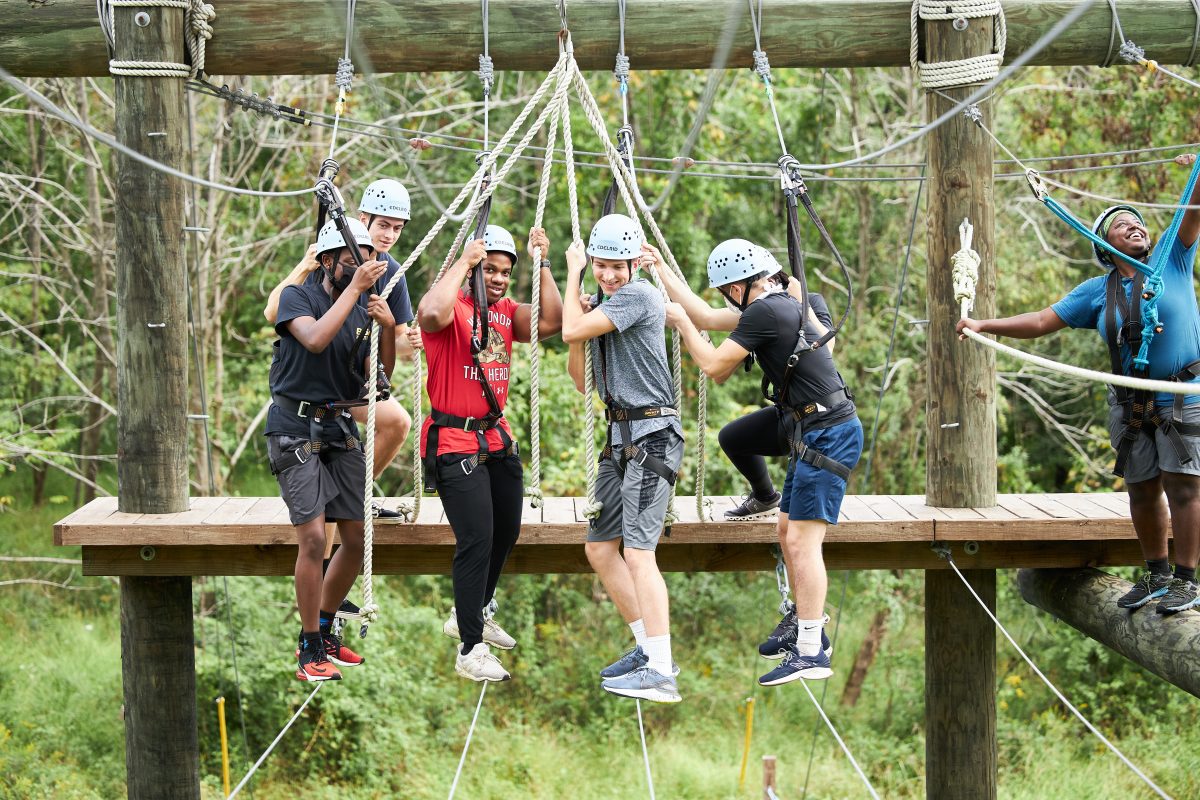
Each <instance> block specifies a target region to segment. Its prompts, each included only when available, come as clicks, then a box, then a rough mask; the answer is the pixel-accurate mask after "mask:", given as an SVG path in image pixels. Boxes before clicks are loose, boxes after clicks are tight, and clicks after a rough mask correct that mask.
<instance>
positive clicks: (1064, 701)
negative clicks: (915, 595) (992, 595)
mask: <svg viewBox="0 0 1200 800" xmlns="http://www.w3.org/2000/svg"><path fill="white" fill-rule="evenodd" d="M945 559H946V562H947V563H948V564H950V569H952V570H954V574H955V575H957V576H958V579H959V580H961V581H962V582H963V586H966V587H967V591H968V592H970V593H971V596H972V597H974V598H975V601H976V602H977V603H979V607H980V608H982V609H983V611H984V613H985V614H987V615H988V617H989V618H990V619H991V620H992V622H993V623H994V624H995V626H996V627H997V628H998V629H999V630H1000V632H1001V633H1002V634H1004V638H1005V639H1007V640H1008V643H1009V644H1011V645H1012V646H1013V649H1014V650H1016V651H1017V654H1018V655H1019V656H1021V658H1023V659H1024V660H1025V663H1026V664H1028V665H1029V668H1030V669H1031V670H1033V672H1034V674H1035V675H1037V676H1038V677H1039V678H1041V679H1042V683H1044V684H1046V686H1048V687H1049V688H1050V691H1052V692H1054V695H1055V697H1057V698H1058V699H1059V702H1061V703H1062V704H1063V705H1064V706H1066V707H1067V709H1068V710H1069V711H1070V712H1071V713H1072V714H1074V715H1075V717H1076V718H1077V719H1078V720H1079V721H1080V722H1082V723H1083V725H1084V727H1085V728H1087V729H1088V730H1089V731H1091V732H1092V733H1094V734H1095V735H1096V738H1097V739H1099V740H1100V741H1101V742H1103V743H1104V746H1105V747H1107V748H1108V749H1109V750H1111V751H1112V752H1113V753H1114V754H1115V755H1116V756H1117V758H1119V759H1121V761H1122V762H1124V764H1125V766H1127V767H1129V769H1130V770H1132V771H1133V774H1134V775H1137V776H1138V777H1139V778H1141V779H1142V781H1143V782H1144V783H1145V784H1146V785H1147V786H1148V787H1150V789H1151V790H1152V791H1153V792H1154V793H1155V794H1157V795H1158V796H1159V797H1161V798H1163V800H1171V796H1170V795H1169V794H1167V793H1166V792H1164V791H1163V790H1162V789H1160V788H1159V787H1158V784H1156V783H1155V782H1154V781H1152V780H1150V778H1149V777H1147V776H1146V774H1145V773H1144V772H1142V771H1141V770H1140V769H1138V768H1137V766H1136V765H1135V764H1134V763H1133V762H1132V761H1130V760H1129V758H1128V757H1127V756H1126V755H1125V754H1124V753H1122V752H1121V751H1120V750H1118V749H1117V746H1116V745H1115V744H1113V743H1112V742H1110V741H1109V740H1108V737H1106V736H1105V735H1104V734H1103V733H1101V732H1100V729H1099V728H1097V727H1096V726H1095V725H1093V724H1092V723H1091V722H1089V721H1088V720H1087V717H1085V716H1083V714H1081V713H1080V712H1079V709H1077V708H1076V707H1075V706H1074V705H1073V704H1072V703H1071V701H1070V700H1068V699H1067V698H1066V695H1064V694H1063V693H1062V692H1060V691H1059V690H1058V687H1057V686H1055V685H1054V684H1053V683H1051V682H1050V679H1049V678H1047V677H1046V676H1045V674H1043V672H1042V671H1041V670H1040V669H1038V666H1037V664H1035V663H1033V659H1031V658H1030V657H1029V656H1028V655H1026V654H1025V651H1024V650H1022V649H1021V646H1020V645H1019V644H1017V640H1016V639H1014V638H1013V637H1012V635H1011V634H1010V633H1009V632H1008V630H1007V629H1006V628H1005V627H1004V626H1003V625H1001V624H1000V620H998V619H996V615H995V614H993V613H992V610H991V609H990V608H988V605H987V603H985V602H983V598H981V597H980V596H979V593H978V592H976V591H975V587H974V586H972V585H971V582H970V581H968V580H967V578H966V576H965V575H963V574H962V572H960V571H959V569H958V564H955V563H954V558H953V557H952V556H951V555H950V553H949V551H946V552H945Z"/></svg>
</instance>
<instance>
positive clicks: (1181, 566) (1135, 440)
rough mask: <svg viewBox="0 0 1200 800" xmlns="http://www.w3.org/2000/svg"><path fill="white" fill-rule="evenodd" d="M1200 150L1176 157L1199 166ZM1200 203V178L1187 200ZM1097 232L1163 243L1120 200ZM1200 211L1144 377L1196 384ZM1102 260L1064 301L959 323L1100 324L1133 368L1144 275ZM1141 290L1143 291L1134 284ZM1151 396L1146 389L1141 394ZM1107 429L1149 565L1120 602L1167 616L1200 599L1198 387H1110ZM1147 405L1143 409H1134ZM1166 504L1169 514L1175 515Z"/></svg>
mask: <svg viewBox="0 0 1200 800" xmlns="http://www.w3.org/2000/svg"><path fill="white" fill-rule="evenodd" d="M1195 160H1196V156H1195V155H1194V154H1192V153H1187V154H1184V155H1181V156H1178V157H1177V158H1176V159H1175V161H1176V163H1178V164H1180V165H1183V166H1191V165H1192V164H1193V163H1194V162H1195ZM1197 204H1200V184H1198V185H1197V188H1196V190H1195V191H1194V192H1193V193H1192V196H1191V198H1190V199H1189V200H1188V205H1190V206H1196V205H1197ZM1093 231H1094V232H1095V233H1096V235H1097V236H1100V237H1101V238H1103V239H1104V240H1105V241H1106V242H1108V244H1109V245H1111V246H1112V247H1113V248H1114V249H1116V250H1118V251H1120V252H1121V253H1124V254H1125V255H1128V256H1131V257H1132V258H1134V259H1137V260H1139V261H1143V262H1146V261H1148V260H1149V258H1150V253H1151V252H1152V251H1153V248H1154V246H1155V243H1154V242H1153V240H1152V239H1151V238H1150V234H1149V232H1148V231H1147V229H1146V224H1145V222H1144V221H1143V219H1142V216H1141V214H1139V213H1138V211H1137V209H1135V208H1133V207H1131V206H1125V205H1121V206H1112V207H1111V208H1108V209H1106V210H1105V211H1104V213H1102V214H1101V215H1100V216H1099V217H1097V219H1096V222H1095V224H1094V226H1093ZM1197 238H1200V210H1198V209H1196V208H1194V207H1193V208H1189V209H1188V210H1187V211H1186V212H1185V214H1184V216H1183V220H1182V224H1181V225H1180V227H1179V235H1178V237H1177V238H1176V239H1175V241H1173V242H1169V243H1165V244H1164V245H1163V246H1167V247H1170V248H1171V251H1170V253H1169V254H1168V261H1167V266H1166V270H1165V273H1164V275H1163V282H1164V287H1163V291H1162V292H1161V294H1160V297H1159V301H1158V313H1159V318H1160V320H1161V322H1162V326H1163V327H1162V331H1161V332H1160V333H1157V334H1156V335H1155V336H1154V338H1153V340H1152V341H1151V344H1150V348H1149V360H1150V367H1149V370H1148V371H1147V372H1146V373H1145V374H1140V373H1139V376H1140V377H1148V378H1152V379H1157V380H1181V381H1187V382H1198V380H1200V379H1198V377H1197V376H1198V375H1200V310H1198V309H1197V306H1196V293H1195V290H1194V288H1193V283H1192V281H1193V273H1194V268H1195V262H1196V240H1197ZM1093 249H1094V251H1095V255H1096V260H1097V262H1098V263H1099V264H1100V266H1101V267H1103V268H1104V269H1106V270H1108V273H1107V274H1106V275H1100V276H1097V277H1095V278H1090V279H1088V280H1086V281H1084V282H1083V283H1081V284H1079V285H1078V286H1076V287H1075V288H1074V289H1073V290H1071V292H1070V293H1069V294H1068V295H1067V296H1066V297H1064V298H1063V299H1062V300H1060V301H1058V302H1057V303H1055V304H1053V305H1052V306H1050V307H1048V308H1044V309H1042V310H1041V311H1033V312H1029V313H1026V314H1018V315H1016V316H1012V317H1004V318H1002V319H984V320H973V319H963V320H959V322H958V326H957V330H958V332H959V333H960V334H961V333H962V331H963V330H964V329H970V330H973V331H976V332H978V333H992V334H996V335H998V336H1011V337H1014V338H1017V339H1034V338H1037V337H1039V336H1045V335H1046V334H1048V333H1053V332H1054V331H1058V330H1062V329H1063V328H1065V327H1071V328H1094V329H1096V330H1097V331H1098V332H1099V333H1100V336H1101V338H1102V339H1104V340H1105V342H1106V343H1107V344H1108V345H1109V351H1110V355H1111V361H1112V367H1113V370H1114V372H1115V371H1120V372H1121V373H1122V374H1131V373H1132V371H1133V369H1132V368H1133V364H1132V362H1133V356H1134V353H1135V352H1136V350H1137V349H1138V347H1139V345H1140V340H1141V330H1142V320H1141V314H1140V311H1138V308H1139V304H1140V297H1141V294H1142V292H1141V287H1142V277H1143V276H1142V274H1141V273H1140V272H1139V271H1138V270H1137V269H1135V268H1134V267H1133V266H1132V265H1131V264H1128V263H1126V262H1125V260H1124V259H1121V258H1117V257H1114V256H1112V255H1111V254H1110V253H1108V252H1107V251H1106V250H1104V249H1102V248H1100V247H1099V246H1093ZM1135 288H1136V291H1134V290H1135ZM1139 394H1144V397H1137V396H1136V395H1139ZM1108 403H1109V437H1110V440H1111V443H1112V446H1113V449H1114V450H1116V451H1117V469H1116V472H1117V474H1118V475H1123V476H1124V478H1125V484H1126V488H1127V489H1128V491H1129V513H1130V516H1131V517H1132V520H1133V527H1134V531H1135V532H1136V533H1137V537H1138V542H1139V544H1140V545H1141V548H1142V557H1143V558H1145V559H1146V566H1147V572H1146V573H1145V574H1144V575H1142V576H1141V578H1140V579H1139V580H1138V581H1137V583H1135V584H1134V585H1133V588H1132V589H1131V590H1130V591H1129V592H1128V593H1127V594H1125V595H1124V596H1123V597H1121V598H1120V599H1119V600H1118V601H1117V605H1119V606H1120V607H1122V608H1128V609H1130V610H1134V609H1138V608H1141V607H1142V606H1145V605H1147V604H1148V603H1150V602H1151V601H1152V600H1158V605H1157V611H1158V613H1160V614H1173V613H1175V612H1178V611H1183V610H1184V609H1187V608H1192V607H1193V606H1197V605H1200V596H1198V593H1197V585H1196V561H1197V557H1198V556H1200V395H1196V394H1190V395H1172V394H1169V393H1162V394H1157V395H1152V394H1150V393H1138V392H1133V391H1129V390H1123V389H1117V388H1110V390H1109V393H1108ZM1142 408H1145V411H1144V413H1143V415H1142V416H1138V414H1137V413H1136V412H1137V411H1140V410H1141V409H1142ZM1168 508H1169V510H1170V521H1169V523H1168ZM1168 530H1169V531H1170V532H1171V534H1172V536H1173V538H1174V539H1175V572H1174V574H1172V573H1171V570H1170V565H1169V562H1168V551H1167V533H1168Z"/></svg>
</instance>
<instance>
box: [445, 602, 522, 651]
mask: <svg viewBox="0 0 1200 800" xmlns="http://www.w3.org/2000/svg"><path fill="white" fill-rule="evenodd" d="M442 633H444V634H446V635H447V636H449V637H450V638H451V639H459V640H460V641H461V638H462V637H461V636H460V634H459V632H458V613H457V612H456V611H455V609H453V608H451V609H450V618H449V619H447V620H446V624H444V625H442ZM483 641H484V642H485V643H486V644H490V645H491V646H492V647H499V648H500V649H501V650H512V649H513V648H514V647H516V646H517V640H516V639H514V638H513V637H511V636H509V635H508V633H507V632H505V630H504V629H503V628H501V627H500V626H499V625H497V624H496V621H495V620H494V619H492V618H491V617H490V616H486V615H485V616H484V618H483Z"/></svg>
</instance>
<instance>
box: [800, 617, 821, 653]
mask: <svg viewBox="0 0 1200 800" xmlns="http://www.w3.org/2000/svg"><path fill="white" fill-rule="evenodd" d="M796 624H797V625H798V626H799V630H798V631H797V632H796V649H797V650H799V651H800V655H802V656H815V655H816V654H817V653H819V652H820V651H821V631H822V630H823V629H824V628H825V620H824V619H798V620H796Z"/></svg>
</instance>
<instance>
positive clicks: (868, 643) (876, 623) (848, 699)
mask: <svg viewBox="0 0 1200 800" xmlns="http://www.w3.org/2000/svg"><path fill="white" fill-rule="evenodd" d="M891 615H892V611H891V609H889V608H881V609H879V610H878V611H876V612H875V618H874V619H873V620H871V627H870V628H869V629H868V630H867V638H865V639H863V643H862V646H861V647H860V648H858V655H856V656H855V657H854V666H853V667H851V669H850V677H848V678H847V679H846V688H845V689H843V690H842V705H844V706H851V707H853V706H854V705H856V704H857V703H858V698H859V695H861V694H862V688H863V684H864V683H866V680H867V672H869V671H870V669H871V665H872V664H874V663H875V656H876V655H878V654H879V647H880V645H882V644H883V637H884V635H886V634H887V623H888V617H890V616H891Z"/></svg>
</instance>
